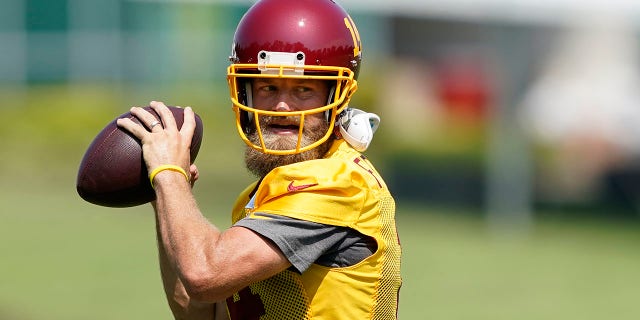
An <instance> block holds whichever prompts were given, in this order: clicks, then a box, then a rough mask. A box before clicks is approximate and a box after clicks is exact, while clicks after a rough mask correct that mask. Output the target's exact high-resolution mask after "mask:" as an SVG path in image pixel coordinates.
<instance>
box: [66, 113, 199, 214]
mask: <svg viewBox="0 0 640 320" xmlns="http://www.w3.org/2000/svg"><path fill="white" fill-rule="evenodd" d="M144 109H146V110H147V111H149V112H151V113H152V114H153V115H154V116H155V117H156V119H158V120H160V117H159V116H158V114H157V113H156V112H155V111H154V110H153V109H151V107H144ZM169 110H171V112H172V113H173V116H174V117H175V119H176V124H177V126H178V128H181V127H182V123H183V122H184V113H183V112H184V110H183V109H182V108H178V107H169ZM119 118H130V119H132V120H133V121H134V122H136V123H140V121H139V120H138V118H137V117H135V116H133V115H132V114H131V113H130V112H127V113H124V114H122V115H120V116H119V117H118V118H116V119H114V120H113V121H111V122H110V123H109V124H107V126H106V127H104V129H102V131H100V133H98V135H97V136H96V137H95V138H94V139H93V142H91V144H90V145H89V147H88V148H87V151H86V152H85V154H84V157H83V158H82V162H81V163H80V168H79V170H78V177H77V180H76V189H77V191H78V194H79V195H80V197H81V198H82V199H84V200H86V201H88V202H90V203H93V204H96V205H99V206H104V207H116V208H121V207H133V206H137V205H141V204H145V203H148V202H150V201H152V200H154V199H155V192H154V190H153V188H152V187H151V183H150V182H149V173H148V172H147V168H146V165H145V163H144V160H143V158H142V146H141V143H140V140H139V139H138V138H136V137H135V136H133V135H132V134H130V133H129V132H128V131H126V130H124V129H121V128H120V127H118V125H117V124H116V120H117V119H119ZM195 119H196V128H195V131H194V133H193V139H192V140H191V163H193V162H194V161H195V159H196V156H197V155H198V151H199V150H200V144H201V142H202V120H201V119H200V116H198V115H197V114H196V116H195Z"/></svg>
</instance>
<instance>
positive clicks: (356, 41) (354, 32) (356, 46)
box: [344, 15, 362, 57]
mask: <svg viewBox="0 0 640 320" xmlns="http://www.w3.org/2000/svg"><path fill="white" fill-rule="evenodd" d="M344 24H345V25H346V26H347V29H349V32H351V37H352V38H353V56H354V57H357V56H359V55H360V51H361V46H362V44H361V43H360V33H358V28H356V24H355V23H353V20H352V19H351V17H350V16H348V15H347V16H346V17H345V18H344Z"/></svg>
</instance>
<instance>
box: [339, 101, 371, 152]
mask: <svg viewBox="0 0 640 320" xmlns="http://www.w3.org/2000/svg"><path fill="white" fill-rule="evenodd" d="M337 122H338V126H339V127H340V134H341V135H342V138H343V139H344V140H345V141H347V143H349V144H350V145H351V146H352V147H353V148H354V149H356V150H358V151H359V152H363V151H365V150H367V148H368V147H369V144H370V143H371V140H373V134H374V133H375V132H376V130H377V129H378V126H379V125H380V117H379V116H378V115H377V114H375V113H369V112H364V111H362V110H360V109H356V108H347V109H345V110H344V111H343V112H342V113H340V115H339V116H338V121H337Z"/></svg>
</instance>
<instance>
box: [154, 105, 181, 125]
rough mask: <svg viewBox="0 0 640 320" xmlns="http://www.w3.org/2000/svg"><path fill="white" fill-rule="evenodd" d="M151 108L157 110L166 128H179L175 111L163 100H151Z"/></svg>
mask: <svg viewBox="0 0 640 320" xmlns="http://www.w3.org/2000/svg"><path fill="white" fill-rule="evenodd" d="M149 105H150V106H151V108H153V110H155V112H156V113H157V114H158V115H159V116H160V120H162V123H163V124H164V128H165V129H174V128H176V130H177V125H176V119H175V118H174V117H173V113H172V112H171V110H169V108H167V106H166V105H165V104H164V103H163V102H161V101H151V103H149Z"/></svg>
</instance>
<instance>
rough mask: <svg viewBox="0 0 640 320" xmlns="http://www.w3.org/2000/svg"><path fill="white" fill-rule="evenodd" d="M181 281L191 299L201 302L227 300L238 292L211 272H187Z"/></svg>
mask: <svg viewBox="0 0 640 320" xmlns="http://www.w3.org/2000/svg"><path fill="white" fill-rule="evenodd" d="M181 281H182V284H183V285H184V288H185V290H186V291H187V294H188V295H189V297H190V298H191V299H194V300H197V301H200V302H216V301H221V300H225V299H226V298H228V297H229V296H231V295H232V294H233V293H234V292H235V291H237V290H234V289H233V288H232V287H231V286H230V285H229V283H227V282H226V281H224V277H220V276H217V273H215V272H213V271H211V270H192V271H190V272H185V273H183V276H182V279H181Z"/></svg>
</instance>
